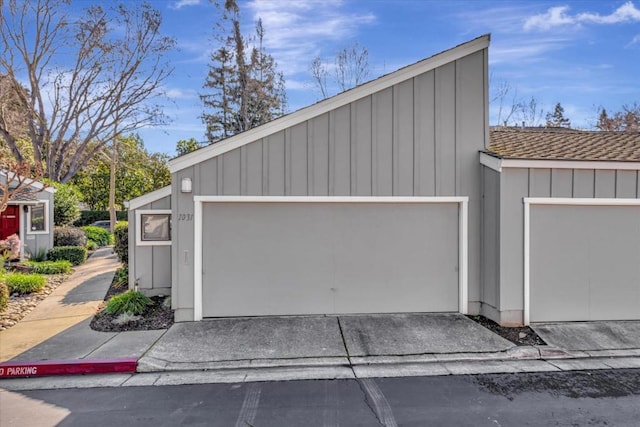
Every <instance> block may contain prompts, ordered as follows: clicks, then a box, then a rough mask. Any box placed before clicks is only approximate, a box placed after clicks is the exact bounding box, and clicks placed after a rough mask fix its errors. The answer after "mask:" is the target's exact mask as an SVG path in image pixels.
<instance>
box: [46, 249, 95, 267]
mask: <svg viewBox="0 0 640 427" xmlns="http://www.w3.org/2000/svg"><path fill="white" fill-rule="evenodd" d="M47 259H49V260H50V261H58V260H67V261H69V262H70V263H71V264H73V265H80V264H82V263H83V262H85V261H86V260H87V248H85V247H84V246H54V247H53V248H51V249H50V250H49V252H48V253H47Z"/></svg>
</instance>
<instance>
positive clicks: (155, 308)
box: [91, 281, 173, 332]
mask: <svg viewBox="0 0 640 427" xmlns="http://www.w3.org/2000/svg"><path fill="white" fill-rule="evenodd" d="M127 289H128V287H127V286H126V285H125V286H117V283H116V282H115V281H114V282H113V283H111V287H110V288H109V290H108V291H107V295H106V296H105V298H104V300H105V304H103V306H102V307H101V309H100V311H98V313H97V314H96V315H95V316H94V318H93V320H92V321H91V329H93V330H94V331H100V332H124V331H150V330H154V329H167V328H169V327H170V326H171V325H173V311H172V310H171V307H167V306H166V305H165V304H164V302H165V300H166V299H167V297H151V300H152V301H153V305H150V306H148V307H147V309H146V310H145V312H144V313H143V314H142V315H141V316H140V317H139V319H137V320H132V321H130V322H127V323H117V322H116V320H117V318H118V316H113V315H110V314H107V313H105V312H104V306H105V305H106V301H108V300H109V298H111V297H112V296H114V295H118V294H121V293H123V292H126V291H127Z"/></svg>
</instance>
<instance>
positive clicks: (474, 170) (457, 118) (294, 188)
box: [173, 49, 488, 319]
mask: <svg viewBox="0 0 640 427" xmlns="http://www.w3.org/2000/svg"><path fill="white" fill-rule="evenodd" d="M486 56H487V50H486V49H484V50H481V51H478V52H475V53H473V54H471V55H468V56H466V57H464V58H461V59H459V60H457V61H454V62H451V63H448V64H445V65H443V66H441V67H438V68H435V69H433V70H430V71H428V72H425V73H424V74H421V75H418V76H416V77H414V78H411V79H408V80H406V81H404V82H401V83H398V84H396V85H394V86H392V87H389V88H386V89H383V90H381V91H379V92H376V93H373V94H369V95H366V96H363V97H362V98H361V99H358V100H356V101H353V102H351V103H350V104H347V105H344V106H341V107H339V108H336V109H334V110H332V111H330V112H328V113H324V114H321V115H319V116H316V117H314V118H311V119H309V120H306V121H304V122H302V123H299V124H296V125H295V126H292V127H290V128H287V129H285V130H283V131H280V132H278V133H275V134H273V135H271V136H269V137H266V138H262V139H260V140H256V141H255V142H251V143H249V144H246V145H244V146H242V147H240V148H238V149H235V150H232V151H229V152H226V153H224V154H222V155H220V156H218V157H217V158H213V159H210V160H206V161H203V162H201V163H199V164H196V165H195V166H191V167H189V168H186V169H184V170H181V171H179V172H176V173H174V182H173V185H174V186H173V188H174V190H173V192H174V200H176V201H177V203H176V206H174V208H173V209H174V211H173V213H174V215H177V214H178V213H190V212H191V213H192V212H193V202H192V195H182V194H180V193H179V192H178V191H177V189H179V183H180V180H181V178H182V176H193V177H194V192H193V195H196V194H197V195H264V196H282V195H284V196H288V195H291V196H469V198H470V203H469V236H470V237H469V245H470V246H469V254H470V255H469V285H470V288H469V295H470V299H471V300H472V301H473V302H476V304H477V302H478V301H479V298H480V291H479V281H480V255H479V253H480V236H479V229H480V191H481V189H480V166H479V164H478V152H479V151H480V150H482V149H484V147H485V145H486V141H485V139H486V134H487V129H486V117H485V113H484V110H485V109H486V108H487V102H488V101H487V86H486V81H485V80H486V73H487V58H486ZM176 233H177V234H178V233H179V235H180V238H179V239H177V244H174V249H173V251H174V252H173V264H174V267H175V268H174V269H173V274H174V280H173V283H174V284H178V286H174V288H178V289H180V291H179V293H180V294H179V295H175V296H174V298H175V301H177V302H176V303H175V304H177V307H178V309H179V311H178V312H177V314H176V317H177V318H183V319H188V318H189V316H190V314H191V312H190V308H191V307H192V301H193V295H192V288H191V287H190V286H188V285H180V284H181V283H183V284H190V283H193V272H192V269H193V266H192V264H191V260H188V261H185V251H186V252H188V253H191V252H192V251H193V224H183V223H180V222H178V223H177V224H176ZM187 259H188V258H187ZM181 309H184V310H181Z"/></svg>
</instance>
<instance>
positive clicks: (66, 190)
mask: <svg viewBox="0 0 640 427" xmlns="http://www.w3.org/2000/svg"><path fill="white" fill-rule="evenodd" d="M53 186H54V187H55V189H56V192H55V193H54V195H53V223H54V224H55V225H69V224H71V223H72V222H74V221H75V220H77V219H78V218H80V208H79V207H78V203H79V202H80V194H79V192H78V190H77V189H76V188H75V187H74V186H73V185H71V184H58V183H53Z"/></svg>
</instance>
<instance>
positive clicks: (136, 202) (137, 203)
mask: <svg viewBox="0 0 640 427" xmlns="http://www.w3.org/2000/svg"><path fill="white" fill-rule="evenodd" d="M170 195H171V186H170V185H167V186H166V187H162V188H160V189H159V190H155V191H152V192H151V193H147V194H143V195H142V196H140V197H136V198H135V199H131V200H129V201H126V202H124V204H125V207H126V208H127V209H129V210H132V209H138V208H139V207H141V206H144V205H148V204H149V203H153V202H157V201H158V200H160V199H162V198H164V197H167V196H170Z"/></svg>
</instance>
